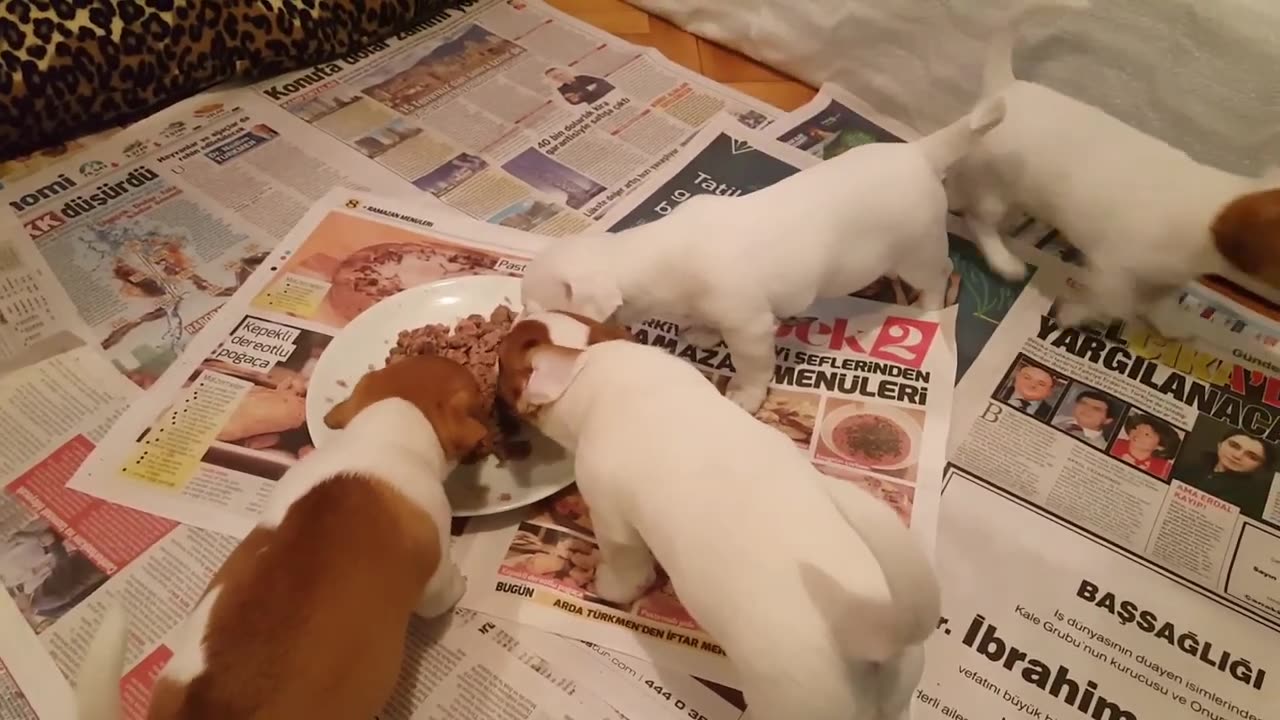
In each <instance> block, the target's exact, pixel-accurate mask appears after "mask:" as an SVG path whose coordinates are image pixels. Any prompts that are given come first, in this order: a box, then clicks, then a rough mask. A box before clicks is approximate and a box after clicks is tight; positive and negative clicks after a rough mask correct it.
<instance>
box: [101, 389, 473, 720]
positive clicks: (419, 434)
mask: <svg viewBox="0 0 1280 720" xmlns="http://www.w3.org/2000/svg"><path fill="white" fill-rule="evenodd" d="M436 437H437V436H436V433H435V428H434V427H432V425H431V423H430V421H428V420H427V418H426V417H424V416H423V415H422V412H421V411H419V410H418V409H417V408H416V407H414V406H413V405H412V404H411V403H409V402H407V401H405V400H402V399H400V398H388V399H386V400H381V401H379V402H376V403H374V404H372V405H369V406H368V407H366V408H364V409H363V410H361V411H360V413H358V414H357V415H356V416H355V418H353V419H352V420H351V422H350V423H349V424H348V425H347V427H346V428H345V429H344V430H343V431H342V432H340V433H338V434H337V435H336V436H335V437H334V439H333V440H332V441H330V442H329V443H328V444H326V445H325V446H324V447H322V448H317V449H316V450H314V451H313V452H311V453H310V454H309V455H307V456H306V457H305V458H303V459H302V460H299V461H298V463H297V464H295V465H294V466H293V467H292V468H290V469H289V471H288V472H286V473H285V474H284V476H283V477H281V478H280V481H279V483H278V484H277V485H276V487H275V489H274V491H273V492H272V495H271V498H270V499H269V500H268V501H267V506H266V507H265V508H264V509H263V513H262V515H261V517H260V518H259V521H258V527H262V528H267V529H271V528H276V527H278V526H279V525H280V523H281V522H283V521H284V518H285V516H286V515H287V514H288V512H289V508H291V507H292V506H293V504H294V503H295V502H297V501H298V500H299V499H301V498H302V497H304V496H305V495H306V494H307V493H308V492H309V491H310V490H311V489H312V488H314V487H316V486H317V485H319V484H321V483H323V482H325V481H327V480H329V479H330V478H332V477H334V476H336V475H340V474H343V473H359V474H362V475H366V476H368V477H372V478H377V479H378V480H380V481H382V482H385V483H387V484H389V485H391V486H392V487H394V488H395V489H397V490H399V491H400V493H401V494H402V495H404V497H405V498H407V499H408V500H409V501H410V502H412V503H413V504H415V505H417V506H418V507H420V508H422V510H424V511H425V512H426V513H427V514H428V515H430V516H431V517H432V518H434V519H436V524H437V526H438V527H439V533H440V547H441V549H442V550H444V551H445V555H444V558H443V559H442V561H441V563H440V567H439V568H437V569H436V572H435V573H434V574H433V575H432V576H431V578H430V579H429V580H428V581H427V584H426V586H425V587H424V588H423V591H422V599H421V601H420V604H419V606H418V613H419V614H421V615H423V616H424V617H428V618H430V617H437V616H439V615H442V614H444V613H445V612H447V611H448V610H449V609H450V608H452V607H453V606H454V605H455V604H456V603H457V602H458V600H461V599H462V596H463V594H464V593H465V592H466V578H465V577H464V576H463V575H462V573H461V571H460V570H459V569H458V567H457V565H456V564H455V563H454V561H453V560H452V559H451V557H450V556H449V554H448V550H449V519H450V518H451V517H452V510H451V508H450V507H449V499H448V497H447V496H446V495H445V492H444V485H443V483H444V480H445V478H446V476H447V475H448V473H449V471H450V470H452V469H453V466H454V464H453V463H451V462H449V461H448V460H447V459H446V457H445V454H444V450H443V449H442V448H441V447H440V443H439V442H438V441H434V442H433V440H435V439H436ZM433 478H434V479H435V480H436V482H431V479H433ZM221 592H222V588H221V587H215V588H212V589H210V591H209V592H208V593H206V594H205V596H204V597H203V598H201V600H200V602H199V603H197V604H196V607H195V609H194V610H193V611H192V613H191V615H189V616H188V617H187V619H186V620H185V621H184V622H183V624H182V626H181V627H180V628H179V630H178V632H177V634H176V637H175V639H174V642H173V647H172V650H173V657H172V658H171V659H170V660H169V662H168V663H167V664H166V665H165V667H164V670H162V671H161V673H160V677H161V678H163V679H168V680H172V681H174V682H176V683H188V682H190V681H192V680H194V679H195V678H197V677H199V675H200V674H201V673H202V672H204V670H205V667H206V657H205V638H206V634H207V631H208V626H209V619H210V616H211V615H212V613H213V608H214V605H215V604H216V603H217V600H218V597H219V596H220V594H221ZM263 592H269V589H268V588H264V589H263ZM112 613H113V614H110V615H108V619H107V620H104V622H103V626H102V628H101V629H99V631H98V635H97V636H95V638H94V641H93V644H92V645H91V650H90V652H89V654H88V656H87V659H86V661H85V663H84V666H83V668H82V669H81V677H82V678H88V679H89V680H88V681H84V680H82V681H81V683H82V684H83V685H84V690H83V691H81V688H80V686H79V685H78V686H77V704H78V706H79V709H80V720H118V718H119V717H120V714H119V678H120V674H121V670H122V664H123V655H124V637H125V624H126V622H125V621H124V620H123V619H122V618H123V611H121V610H119V609H116V610H113V611H112ZM106 677H114V678H115V682H114V683H110V684H108V683H107V682H106V681H105V680H103V678H106ZM111 708H115V709H114V711H112V710H111ZM111 712H114V714H111Z"/></svg>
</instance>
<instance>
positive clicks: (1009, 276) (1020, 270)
mask: <svg viewBox="0 0 1280 720" xmlns="http://www.w3.org/2000/svg"><path fill="white" fill-rule="evenodd" d="M987 262H988V264H989V265H991V269H992V270H994V271H995V273H996V274H997V275H999V276H1000V277H1002V278H1004V279H1005V280H1008V281H1009V282H1018V281H1020V280H1022V279H1024V278H1026V277H1027V264H1026V263H1024V262H1022V261H1021V260H1019V259H1018V258H1017V257H1016V256H1014V255H1013V254H1009V255H1005V256H1003V257H1000V256H997V257H994V258H988V259H987Z"/></svg>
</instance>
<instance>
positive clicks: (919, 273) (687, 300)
mask: <svg viewBox="0 0 1280 720" xmlns="http://www.w3.org/2000/svg"><path fill="white" fill-rule="evenodd" d="M1003 115H1004V105H1003V101H1002V100H1001V99H1000V98H995V99H994V100H991V101H987V102H984V103H981V104H979V105H978V107H976V108H975V109H974V111H973V112H972V113H970V115H969V116H968V117H965V118H963V119H961V120H958V121H957V122H955V123H953V124H952V125H950V126H948V127H946V128H944V129H942V130H940V131H938V132H936V133H934V134H932V135H929V136H928V137H925V138H923V139H921V140H918V141H916V142H912V143H873V144H869V145H862V146H860V147H857V148H854V149H852V150H850V151H848V152H846V153H844V154H843V155H841V156H840V157H837V158H835V159H832V160H828V161H827V162H825V163H822V164H821V165H817V166H815V167H812V168H810V169H808V170H805V171H803V172H801V173H797V174H796V175H794V176H792V177H790V178H787V179H785V180H783V181H781V182H778V183H777V184H775V185H772V186H770V187H767V188H764V189H762V190H758V191H756V192H754V193H751V194H750V195H745V196H742V197H734V198H728V197H719V196H714V195H698V196H695V197H693V198H690V199H689V200H687V201H685V202H684V203H683V204H682V205H681V206H680V207H679V209H677V210H676V211H675V212H673V213H672V214H671V215H670V216H669V217H666V218H663V219H661V220H659V221H657V222H653V223H650V224H646V225H641V226H639V227H635V228H631V229H628V230H626V231H623V232H621V233H618V234H617V235H615V236H606V235H599V234H594V235H582V236H578V237H575V238H569V239H564V240H559V241H557V242H555V243H553V244H552V245H551V246H550V247H549V248H548V249H547V250H546V251H545V252H543V253H542V254H541V255H540V256H538V257H537V258H535V259H534V261H533V262H532V263H530V265H529V268H528V270H527V272H526V273H525V276H524V281H523V302H524V305H525V307H526V308H529V309H530V310H531V311H536V310H570V311H573V312H577V313H581V314H583V315H586V316H588V317H590V318H592V319H593V320H605V319H607V318H608V317H610V316H611V315H613V314H614V313H615V312H618V319H619V320H622V321H623V322H626V323H628V324H630V323H633V322H637V321H640V320H644V319H646V318H648V317H653V316H660V317H663V318H665V319H668V320H671V321H674V322H678V323H680V324H681V325H682V326H683V327H684V330H685V333H686V339H688V340H689V341H690V342H692V343H694V344H696V345H701V346H703V347H710V346H713V345H715V344H716V343H717V342H719V341H720V340H721V339H722V338H723V340H724V342H725V344H726V345H727V346H728V348H729V351H730V353H732V355H733V362H734V367H735V369H736V375H735V377H734V379H733V381H732V382H731V383H730V384H729V387H728V389H727V392H726V395H727V396H728V397H729V398H730V399H732V400H733V401H735V402H736V403H738V404H739V405H741V406H742V407H743V408H745V409H746V410H747V411H748V412H755V411H756V410H757V409H759V407H760V404H761V403H762V402H763V401H764V398H765V394H766V393H767V391H768V384H769V381H770V379H771V378H772V377H773V367H774V333H775V330H776V327H777V319H778V318H787V317H792V316H795V315H798V314H800V313H801V312H802V311H804V309H805V308H807V307H809V306H810V305H811V304H812V303H813V301H814V300H815V299H817V298H820V297H834V296H839V295H845V294H848V293H851V292H855V291H857V290H860V289H862V288H864V287H866V286H867V285H869V284H871V283H872V282H873V281H874V280H876V278H878V277H880V276H882V275H886V274H896V275H898V276H899V277H901V278H902V279H903V280H905V281H906V282H908V283H910V284H911V285H914V286H916V287H917V288H920V291H921V305H923V306H924V307H926V308H928V309H940V308H941V307H942V305H943V300H944V297H945V295H946V289H947V283H948V281H949V279H950V275H951V269H952V268H951V261H950V259H949V258H948V256H947V228H946V219H947V207H946V205H947V199H946V193H945V192H944V190H943V187H942V183H941V178H942V176H943V174H944V173H945V172H946V171H947V168H948V167H950V166H951V164H952V162H954V161H955V160H956V158H958V157H960V156H961V155H963V154H964V153H966V152H967V151H968V150H969V148H970V147H971V145H972V144H973V142H974V140H975V138H977V137H979V136H980V135H982V134H983V133H985V132H987V131H988V130H990V129H991V128H992V127H994V126H996V125H997V124H998V123H999V122H1000V120H1001V118H1002V117H1003Z"/></svg>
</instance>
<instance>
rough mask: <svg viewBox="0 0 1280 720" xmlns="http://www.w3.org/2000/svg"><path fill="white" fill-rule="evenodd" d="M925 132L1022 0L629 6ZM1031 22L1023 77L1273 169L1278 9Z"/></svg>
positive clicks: (1253, 5) (1117, 4)
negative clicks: (834, 88) (828, 86)
mask: <svg viewBox="0 0 1280 720" xmlns="http://www.w3.org/2000/svg"><path fill="white" fill-rule="evenodd" d="M627 1H628V2H630V3H631V4H633V5H635V6H637V7H639V8H642V9H644V10H647V11H649V12H652V13H654V14H656V15H660V16H662V17H665V18H667V19H669V20H671V21H673V22H675V23H676V24H678V25H680V26H681V27H683V28H685V29H686V30H689V31H690V32H693V33H695V34H697V35H701V36H703V37H706V38H708V39H710V40H714V41H716V42H719V43H722V44H724V45H727V46H729V47H732V48H735V49H737V50H740V51H742V52H744V53H746V54H748V55H750V56H752V57H754V58H756V59H757V60H760V61H762V62H764V63H766V64H768V65H771V66H773V67H776V68H779V69H781V70H783V71H785V72H788V73H790V74H791V75H793V76H795V77H796V78H798V79H800V80H803V81H806V82H808V83H811V84H814V85H818V84H821V83H823V82H828V81H829V82H834V83H837V84H839V85H841V86H843V87H845V88H847V89H849V90H850V91H852V92H853V93H854V94H856V95H859V96H860V97H862V98H863V99H864V100H866V101H867V102H869V103H870V104H871V105H872V106H874V107H876V108H877V109H878V110H880V111H881V112H883V113H885V114H887V115H890V116H892V117H895V118H897V119H899V120H901V121H902V122H905V123H907V124H909V125H911V126H912V127H914V128H915V129H916V130H919V131H921V132H928V131H930V130H933V129H935V128H937V127H940V126H942V125H944V124H946V123H947V122H949V121H951V120H953V119H955V118H956V117H957V116H959V115H960V114H961V113H963V112H964V111H965V110H967V109H968V107H969V105H970V103H972V102H973V100H974V99H975V97H976V95H977V88H978V78H979V70H980V68H981V64H982V57H983V54H984V50H985V46H986V41H987V38H988V37H990V35H991V34H992V32H993V30H994V29H995V28H996V27H997V26H998V25H1000V24H1001V23H1002V22H1003V20H1004V18H1005V17H1006V16H1008V14H1009V13H1010V12H1011V11H1012V10H1014V9H1015V8H1017V7H1018V6H1019V5H1020V4H1021V2H1022V0H627ZM1093 4H1094V7H1093V8H1092V9H1091V10H1088V11H1086V12H1083V13H1082V12H1080V11H1075V10H1068V9H1064V10H1062V11H1060V12H1056V13H1054V14H1053V15H1052V16H1049V14H1048V13H1046V14H1045V15H1046V17H1045V19H1044V20H1043V21H1037V22H1035V23H1029V24H1028V26H1027V27H1026V29H1025V30H1024V31H1023V33H1022V36H1021V38H1020V40H1019V43H1018V46H1017V51H1016V52H1015V69H1016V71H1017V74H1018V76H1019V77H1021V78H1023V79H1028V80H1036V81H1038V82H1043V83H1045V84H1047V85H1050V86H1052V87H1054V88H1056V89H1058V90H1060V91H1062V92H1065V93H1067V94H1069V95H1072V96H1073V97H1076V98H1079V99H1081V100H1083V101H1085V102H1089V103H1091V104H1093V105H1096V106H1099V107H1101V108H1103V109H1105V110H1106V111H1107V112H1109V113H1111V114H1113V115H1115V116H1116V117H1119V118H1121V119H1123V120H1125V121H1126V122H1128V123H1130V124H1132V125H1135V126H1137V127H1139V128H1141V129H1143V130H1144V131H1146V132H1148V133H1150V134H1152V135H1156V136H1157V137H1161V138H1163V139H1165V140H1166V141H1168V142H1170V143H1172V144H1174V145H1177V146H1179V147H1181V148H1183V149H1184V150H1185V151H1186V152H1188V153H1189V154H1191V155H1192V156H1193V157H1195V158H1197V159H1199V160H1201V161H1204V162H1208V163H1211V164H1214V165H1219V166H1221V167H1223V168H1224V169H1229V170H1234V171H1237V172H1250V173H1253V172H1258V171H1260V170H1261V169H1262V168H1263V167H1264V166H1267V165H1270V164H1276V163H1280V2H1276V0H1094V2H1093Z"/></svg>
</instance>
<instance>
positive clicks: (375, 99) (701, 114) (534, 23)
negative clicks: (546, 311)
mask: <svg viewBox="0 0 1280 720" xmlns="http://www.w3.org/2000/svg"><path fill="white" fill-rule="evenodd" d="M256 89H257V90H258V92H259V93H260V95H261V97H262V98H264V99H265V100H267V101H269V102H271V103H274V104H277V105H279V107H282V108H284V109H285V110H287V111H288V112H289V113H291V114H292V115H294V116H295V117H296V118H298V119H299V120H300V121H301V123H303V124H306V125H309V126H310V128H315V129H317V130H320V131H323V133H324V134H325V136H326V137H327V138H332V140H331V142H333V144H335V145H339V144H340V145H343V146H346V147H351V148H354V149H355V150H357V151H359V153H360V154H361V156H362V157H363V158H366V159H365V162H366V163H368V164H377V165H379V166H380V167H383V168H386V169H387V170H388V171H390V172H391V173H394V174H395V175H396V176H397V177H399V178H400V179H401V182H402V183H403V184H404V185H405V187H407V188H410V189H412V188H417V189H418V190H420V191H423V192H426V193H430V194H431V195H434V196H436V197H438V198H440V199H441V200H443V201H445V202H447V203H449V204H450V205H452V206H454V207H456V208H458V209H459V210H461V211H463V212H466V213H467V214H469V215H471V216H473V217H476V218H479V219H481V220H486V221H488V222H492V223H497V224H501V225H505V226H508V227H514V228H519V229H523V230H531V231H533V232H537V233H539V234H544V235H567V234H572V233H576V232H579V231H581V230H584V229H586V228H587V227H589V226H590V225H591V224H593V222H594V221H595V220H597V219H599V218H600V217H602V216H603V215H604V214H605V213H606V212H607V211H608V209H609V207H610V206H611V205H612V204H613V203H614V202H616V201H617V200H618V199H619V198H620V197H622V196H623V195H625V194H626V193H628V192H630V191H631V190H633V189H634V188H636V187H637V186H639V185H640V184H641V183H643V182H644V180H645V179H646V178H647V177H648V176H649V175H650V174H652V173H653V172H655V171H656V170H657V169H659V168H660V167H662V165H664V164H665V163H667V162H669V161H670V160H671V159H672V158H673V157H675V156H676V155H677V153H678V152H679V150H680V146H681V144H682V143H683V142H684V141H685V140H687V139H688V138H689V137H690V136H691V135H692V134H693V133H694V132H696V131H697V130H698V129H699V128H701V127H702V126H703V125H704V124H706V122H707V121H709V120H711V119H712V118H713V117H715V116H716V115H717V114H719V113H721V112H727V113H731V114H732V115H733V116H734V117H736V118H737V119H738V121H739V122H741V123H742V124H744V125H746V126H748V127H764V126H766V125H768V124H769V123H770V122H771V121H772V120H773V119H774V118H775V117H776V116H777V114H778V111H777V110H776V109H775V108H772V107H770V106H768V105H766V104H764V103H761V102H759V101H757V100H754V99H752V98H750V97H748V96H746V95H742V94H740V93H738V92H736V91H734V90H732V89H730V88H727V87H725V86H723V85H719V84H717V83H714V82H712V81H710V80H707V79H706V78H703V77H701V76H699V75H697V74H695V73H691V72H689V71H688V70H685V69H683V68H680V67H678V66H676V65H675V64H674V63H672V62H670V61H668V60H666V59H665V58H663V57H662V55H661V54H659V53H658V52H656V51H654V50H649V49H645V48H641V47H638V46H635V45H632V44H630V43H627V42H625V41H623V40H621V39H619V38H617V37H615V36H612V35H609V34H607V33H603V32H601V31H600V30H597V29H595V28H591V27H589V26H587V25H585V24H583V23H582V22H580V21H578V20H577V19H575V18H572V17H569V16H567V15H565V14H563V13H561V12H559V11H557V10H555V9H553V8H551V7H548V6H547V5H545V4H544V3H542V2H538V1H537V0H479V1H477V2H467V3H464V9H462V10H453V11H442V12H440V13H439V14H438V15H437V16H435V17H432V18H429V19H427V20H426V21H424V22H423V23H422V24H420V25H417V26H415V27H412V28H408V29H406V30H404V31H402V32H400V33H399V34H398V35H397V36H396V37H394V38H391V39H389V40H387V41H385V42H380V43H375V44H374V45H371V46H370V47H368V48H367V49H365V50H362V51H360V52H357V53H354V54H353V55H351V56H349V57H346V58H342V59H340V60H337V61H335V62H331V63H325V64H323V65H317V66H315V67H313V68H310V69H307V70H304V71H299V72H296V73H293V74H290V75H285V76H282V77H279V78H274V79H271V80H268V81H265V82H263V83H260V84H259V85H258V86H257V87H256Z"/></svg>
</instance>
